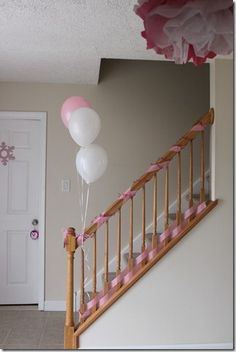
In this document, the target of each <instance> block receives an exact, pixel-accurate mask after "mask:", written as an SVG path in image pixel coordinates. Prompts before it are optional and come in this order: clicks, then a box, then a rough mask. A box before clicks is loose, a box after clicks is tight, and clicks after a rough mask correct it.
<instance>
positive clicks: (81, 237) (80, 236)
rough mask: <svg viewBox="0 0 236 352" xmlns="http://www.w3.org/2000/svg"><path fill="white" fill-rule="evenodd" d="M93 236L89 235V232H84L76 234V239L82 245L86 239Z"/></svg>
mask: <svg viewBox="0 0 236 352" xmlns="http://www.w3.org/2000/svg"><path fill="white" fill-rule="evenodd" d="M90 237H91V236H89V235H88V234H87V233H85V232H83V233H80V234H78V235H77V236H76V241H77V244H78V246H80V245H81V244H83V242H84V241H86V240H87V239H88V238H90Z"/></svg>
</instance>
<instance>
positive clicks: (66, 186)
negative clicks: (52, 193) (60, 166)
mask: <svg viewBox="0 0 236 352" xmlns="http://www.w3.org/2000/svg"><path fill="white" fill-rule="evenodd" d="M61 191H62V192H70V180H69V179H64V180H61Z"/></svg>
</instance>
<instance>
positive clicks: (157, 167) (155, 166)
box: [147, 163, 161, 172]
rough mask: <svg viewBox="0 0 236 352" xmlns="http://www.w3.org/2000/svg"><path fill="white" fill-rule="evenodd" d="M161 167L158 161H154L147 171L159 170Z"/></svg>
mask: <svg viewBox="0 0 236 352" xmlns="http://www.w3.org/2000/svg"><path fill="white" fill-rule="evenodd" d="M159 170H161V167H160V165H159V164H158V163H152V164H151V166H150V167H149V169H148V170H147V172H153V171H159Z"/></svg>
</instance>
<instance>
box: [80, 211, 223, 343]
mask: <svg viewBox="0 0 236 352" xmlns="http://www.w3.org/2000/svg"><path fill="white" fill-rule="evenodd" d="M218 211H219V210H218V208H216V209H214V210H213V211H212V212H211V213H210V214H208V216H207V218H205V219H203V220H202V221H201V222H200V223H199V224H198V225H197V227H195V228H194V229H192V230H191V234H189V236H186V237H185V239H184V240H183V241H182V243H181V244H180V243H178V244H177V245H176V246H175V250H174V251H171V253H168V254H167V255H165V259H164V260H160V261H159V263H158V265H155V266H153V267H152V268H151V269H150V270H149V271H148V272H146V274H145V275H144V276H143V277H142V280H139V281H137V282H136V283H135V286H132V287H131V288H130V289H129V290H128V291H126V294H125V295H123V296H122V297H120V298H119V303H118V302H116V303H115V304H113V305H112V306H110V308H109V309H108V310H107V311H106V312H105V314H102V315H101V316H100V317H99V319H97V320H96V321H94V322H93V324H92V325H90V327H89V328H88V329H86V330H85V331H84V332H83V333H82V334H81V335H80V347H81V348H111V346H112V348H113V349H114V348H118V349H120V348H127V349H128V348H129V349H131V348H135V347H137V346H138V348H142V347H143V346H145V347H146V348H148V347H149V348H158V346H159V345H162V346H165V345H169V346H170V345H173V346H174V345H178V344H181V345H183V344H193V345H194V344H196V343H201V344H207V343H216V342H218V343H228V342H230V339H226V337H225V336H226V335H227V334H226V331H227V327H226V328H225V329H224V324H223V325H221V316H220V313H221V308H220V301H221V297H220V296H219V297H218V295H217V297H216V298H215V301H214V299H213V297H214V295H215V296H216V292H217V291H216V290H218V291H219V289H220V286H222V285H220V283H219V282H218V280H217V278H215V279H212V275H215V272H216V271H217V270H220V265H221V264H220V263H219V258H218V253H217V251H216V252H214V251H213V252H212V253H211V260H212V262H210V263H209V248H211V246H212V242H214V241H215V240H216V238H215V233H214V232H210V231H209V228H210V224H211V223H214V222H215V217H216V216H217V212H218ZM205 248H207V250H205ZM193 249H194V250H193ZM217 263H218V264H217ZM222 290H223V287H222ZM226 317H227V314H224V317H223V320H224V323H225V324H226V326H228V324H227V321H226ZM216 322H217V323H216ZM220 326H221V329H219V327H220ZM217 334H218V335H217ZM195 346H196V345H195Z"/></svg>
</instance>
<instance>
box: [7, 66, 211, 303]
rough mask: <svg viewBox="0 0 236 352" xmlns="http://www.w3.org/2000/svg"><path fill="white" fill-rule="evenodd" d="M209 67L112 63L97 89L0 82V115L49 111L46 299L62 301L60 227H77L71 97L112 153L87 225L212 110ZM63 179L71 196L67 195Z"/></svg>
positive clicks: (96, 187) (96, 188)
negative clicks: (66, 119)
mask: <svg viewBox="0 0 236 352" xmlns="http://www.w3.org/2000/svg"><path fill="white" fill-rule="evenodd" d="M208 74H209V68H208V65H203V66H202V67H198V68H196V67H194V66H193V65H191V64H189V65H183V66H178V65H175V64H173V63H169V62H145V61H139V62H134V61H122V60H108V61H106V62H104V63H103V65H102V72H101V79H100V83H99V85H98V86H85V85H80V86H79V85H68V84H64V85H63V84H33V83H32V84H30V83H0V110H16V111H46V112H47V113H48V130H47V180H46V187H47V188H46V194H47V196H46V278H45V279H46V287H45V294H46V297H45V299H46V300H47V301H50V300H52V301H57V300H64V299H65V271H66V266H65V264H66V261H65V252H64V249H63V247H62V234H61V233H62V229H63V228H65V227H67V226H75V227H76V228H77V229H78V228H79V225H80V216H79V202H78V199H79V195H78V186H77V177H76V170H75V156H76V152H77V150H78V146H77V145H76V144H75V143H74V142H73V140H72V139H71V137H70V136H69V133H68V131H67V130H66V129H65V128H64V126H63V124H62V122H61V119H60V108H61V105H62V103H63V102H64V100H65V99H66V98H68V97H69V96H72V95H82V96H84V97H86V98H87V99H88V100H90V102H91V103H92V105H93V107H94V109H95V110H96V111H97V112H98V113H99V114H100V116H101V119H102V130H101V133H100V135H99V137H98V139H97V143H98V144H100V145H102V146H103V147H104V148H105V149H106V150H107V152H108V157H109V164H108V169H107V171H106V173H105V175H104V176H103V177H102V178H101V179H100V180H99V181H97V182H96V183H95V184H94V185H92V186H91V202H90V204H89V213H88V219H89V221H90V220H91V219H92V218H93V217H94V216H96V215H98V213H100V212H101V211H103V210H104V209H105V208H107V206H108V205H109V203H111V202H112V201H113V200H114V199H115V198H116V197H117V195H118V193H119V192H122V191H124V190H126V189H127V188H128V186H129V185H130V183H131V182H132V181H133V180H134V179H136V178H137V177H139V176H140V175H141V174H142V173H143V172H144V171H145V170H146V168H147V166H148V165H149V164H150V162H151V161H153V160H156V159H157V158H158V157H160V156H161V155H162V154H163V153H164V152H166V150H167V149H168V148H169V147H170V146H171V145H172V144H173V143H174V142H175V140H177V139H178V138H179V137H180V136H181V135H182V134H183V133H184V132H186V130H188V129H189V127H191V125H192V124H193V122H195V120H196V119H197V118H198V117H199V116H201V115H202V114H203V113H205V112H206V111H207V110H208V108H209V77H208ZM62 178H69V179H71V192H70V193H62V192H61V189H60V187H61V186H60V182H61V179H62Z"/></svg>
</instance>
